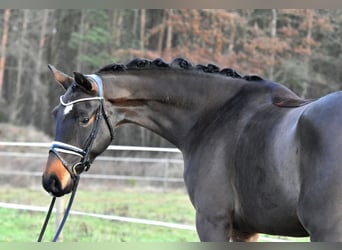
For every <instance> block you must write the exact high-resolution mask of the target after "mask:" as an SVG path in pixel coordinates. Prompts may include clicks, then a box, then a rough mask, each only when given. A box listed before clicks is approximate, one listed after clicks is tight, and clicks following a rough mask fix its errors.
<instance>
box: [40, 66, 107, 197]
mask: <svg viewBox="0 0 342 250" xmlns="http://www.w3.org/2000/svg"><path fill="white" fill-rule="evenodd" d="M49 68H50V70H51V71H52V73H53V75H54V77H55V80H56V81H57V82H58V83H60V84H61V85H62V86H63V88H64V89H65V90H66V91H65V94H64V95H63V96H61V97H60V104H59V105H58V106H57V107H55V108H54V109H53V115H54V118H55V124H56V135H55V140H54V141H53V143H52V146H51V148H50V152H49V158H48V161H47V164H46V168H45V171H44V173H43V186H44V188H45V189H46V191H48V192H49V193H51V194H52V195H54V196H62V195H64V194H66V193H69V192H71V191H72V189H73V187H74V182H75V179H76V177H77V175H79V174H80V173H81V172H82V171H86V170H87V169H88V168H89V166H90V163H91V162H92V161H93V160H94V158H95V157H96V156H97V155H99V154H100V153H102V152H103V151H104V150H105V149H106V148H107V147H108V145H109V144H110V143H111V141H112V137H113V135H112V128H111V125H110V123H109V121H108V118H107V116H106V114H105V111H104V106H103V105H104V98H103V86H102V80H101V79H100V78H99V77H98V76H97V75H82V74H80V73H77V72H75V73H74V78H72V77H70V76H68V75H66V74H64V73H62V72H60V71H59V70H57V69H55V68H54V67H52V66H51V65H49Z"/></svg>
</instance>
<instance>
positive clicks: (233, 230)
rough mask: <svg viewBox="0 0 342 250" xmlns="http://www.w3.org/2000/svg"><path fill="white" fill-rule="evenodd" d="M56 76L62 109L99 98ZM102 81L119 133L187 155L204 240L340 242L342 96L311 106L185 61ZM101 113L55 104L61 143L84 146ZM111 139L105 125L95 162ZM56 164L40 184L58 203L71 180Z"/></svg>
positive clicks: (118, 68)
mask: <svg viewBox="0 0 342 250" xmlns="http://www.w3.org/2000/svg"><path fill="white" fill-rule="evenodd" d="M52 72H53V74H54V76H55V79H56V80H57V81H58V82H59V83H60V84H62V85H63V87H64V88H65V89H66V93H65V95H64V98H65V101H66V102H67V101H73V100H76V99H80V98H89V97H93V96H96V95H97V90H96V86H95V85H94V83H93V82H92V81H91V80H87V79H86V78H85V77H83V78H80V75H79V73H78V77H77V78H75V80H74V79H73V78H72V77H69V76H67V75H66V74H64V73H62V72H60V71H58V70H56V69H54V68H52ZM96 74H97V75H98V76H100V78H101V79H102V81H103V87H104V98H105V112H106V115H107V116H108V118H109V120H110V122H111V124H112V125H113V127H117V126H120V125H122V124H125V123H134V124H138V125H140V126H144V127H146V128H148V129H150V130H152V131H154V132H155V133H157V134H159V135H161V136H162V137H164V138H166V139H167V140H169V141H170V142H172V143H173V144H174V145H175V146H177V147H178V148H179V149H180V150H181V151H182V153H183V157H184V180H185V184H186V187H187V190H188V193H189V196H190V199H191V202H192V204H193V205H194V207H195V209H196V226H197V232H198V235H199V237H200V239H201V241H227V240H236V241H248V240H255V239H256V234H257V233H260V232H262V233H267V234H279V235H287V236H307V235H309V236H310V237H311V240H313V241H342V184H341V183H342V182H341V179H342V153H341V152H342V135H341V133H340V127H341V124H342V93H341V92H336V93H332V94H329V95H327V96H324V97H322V98H320V99H318V100H316V101H309V100H305V99H302V98H299V97H298V96H297V95H295V94H294V93H293V92H291V91H290V90H288V89H287V88H285V87H284V86H282V85H280V84H278V83H273V82H270V81H266V80H263V79H261V78H260V77H258V76H244V77H242V76H240V75H239V74H238V73H236V72H235V71H234V70H231V69H223V70H219V68H218V67H216V66H215V65H208V66H202V65H196V66H193V65H191V64H190V63H189V62H187V61H185V60H184V59H176V60H175V61H173V62H172V63H171V64H168V63H165V62H163V61H162V60H160V59H157V60H154V61H153V62H151V61H148V60H142V59H137V60H133V61H132V62H130V63H128V64H127V65H118V64H113V65H108V66H106V67H104V68H102V69H101V70H99V71H98V72H97V73H96ZM96 109H97V103H96V102H94V101H89V102H82V103H77V104H75V105H74V107H73V109H72V110H71V111H70V113H69V114H68V115H67V116H64V115H63V112H64V108H63V107H61V105H60V106H57V107H56V108H55V110H54V115H55V118H56V138H55V140H57V141H60V142H65V143H68V144H71V145H74V146H76V147H79V148H82V146H83V145H84V143H85V142H84V140H85V138H87V137H88V135H89V131H91V129H92V124H91V123H90V124H89V121H90V118H91V117H93V116H94V114H95V112H96ZM85 125H87V126H85ZM109 137H110V133H109V131H108V128H107V126H106V124H105V122H104V121H102V122H101V128H100V132H99V134H98V136H97V137H96V139H95V142H94V145H93V147H92V150H91V158H92V159H94V158H95V157H96V156H97V155H99V154H101V153H102V152H103V151H104V150H105V148H106V147H107V146H108V145H109V144H110V139H109ZM65 158H66V159H67V160H68V161H70V162H77V161H78V160H79V159H78V158H77V156H72V155H66V156H65ZM55 161H56V157H55V156H54V155H53V154H50V155H49V160H48V163H47V166H46V170H45V172H44V175H43V185H44V187H45V189H46V190H47V191H48V192H51V193H53V194H54V195H57V196H60V195H63V194H65V193H68V192H70V190H71V189H72V186H73V181H72V179H71V177H70V175H69V172H68V171H67V170H66V169H65V168H64V167H63V166H62V164H59V165H57V164H55V163H54V162H55ZM57 161H58V160H57Z"/></svg>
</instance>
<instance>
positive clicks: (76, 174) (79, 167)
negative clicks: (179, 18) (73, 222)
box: [37, 74, 114, 242]
mask: <svg viewBox="0 0 342 250" xmlns="http://www.w3.org/2000/svg"><path fill="white" fill-rule="evenodd" d="M86 76H87V77H89V78H92V79H93V80H95V82H96V84H97V87H98V91H99V92H98V96H97V97H89V98H82V99H77V100H74V101H71V102H68V103H65V102H64V100H63V96H61V97H60V104H61V105H63V106H68V105H73V104H75V103H79V102H85V101H93V100H98V101H99V102H100V107H99V108H98V111H97V113H96V118H95V122H94V126H93V129H92V131H91V133H90V135H89V137H88V139H87V140H86V143H85V147H84V149H82V148H79V147H76V146H73V145H71V144H67V143H63V142H59V141H53V142H52V145H51V147H50V150H49V151H50V152H52V153H54V154H55V155H56V156H57V157H58V159H59V160H60V161H61V162H62V164H63V166H64V167H65V168H66V170H67V171H68V172H69V173H70V176H71V178H72V179H73V180H74V187H73V190H72V193H71V196H70V199H69V202H68V206H67V208H66V210H65V212H64V216H63V219H62V221H61V223H60V224H59V226H58V229H57V231H56V234H55V236H54V238H53V240H52V241H53V242H56V241H57V239H58V237H59V234H60V233H61V232H62V229H63V227H64V224H65V222H66V220H67V217H68V215H69V212H70V209H71V206H72V204H73V201H74V198H75V195H76V191H77V186H78V182H79V179H80V174H81V173H82V172H83V171H88V169H89V168H90V165H91V162H90V159H89V154H90V150H91V147H92V145H93V143H94V141H95V139H96V136H97V133H98V131H99V128H100V122H101V119H102V118H104V119H105V121H106V124H107V126H108V129H109V132H110V136H111V140H112V139H113V137H114V136H113V128H112V126H111V124H110V122H109V119H108V117H107V115H106V114H105V111H104V105H103V100H104V97H103V84H102V80H101V78H100V77H99V76H97V75H95V74H92V75H86ZM60 153H64V154H72V155H76V156H79V157H80V158H81V161H80V162H76V163H75V164H74V165H73V166H72V167H70V166H69V164H68V163H67V161H65V159H64V158H63V157H62V156H61V155H60ZM55 201H56V197H55V196H54V197H52V200H51V203H50V207H49V210H48V213H47V215H46V218H45V221H44V223H43V226H42V229H41V232H40V234H39V237H38V240H37V241H38V242H41V240H42V238H43V236H44V233H45V230H46V227H47V225H48V223H49V220H50V217H51V213H52V210H53V207H54V205H55Z"/></svg>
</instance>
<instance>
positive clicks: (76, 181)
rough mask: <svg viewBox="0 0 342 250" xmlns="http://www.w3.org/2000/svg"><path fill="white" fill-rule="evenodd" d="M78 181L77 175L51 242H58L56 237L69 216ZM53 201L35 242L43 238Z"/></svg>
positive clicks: (53, 199) (53, 200)
mask: <svg viewBox="0 0 342 250" xmlns="http://www.w3.org/2000/svg"><path fill="white" fill-rule="evenodd" d="M79 180H80V176H79V175H77V176H76V179H75V184H74V189H73V190H72V193H71V196H70V199H69V203H68V206H67V208H66V209H65V212H64V216H63V219H62V221H61V223H60V224H59V226H58V229H57V231H56V234H55V236H54V237H53V240H52V242H56V241H57V240H58V237H59V235H60V233H61V232H62V230H63V227H64V224H65V222H66V220H67V218H68V215H69V212H70V209H71V206H72V203H73V202H74V198H75V195H76V191H77V186H78V182H79ZM55 201H56V197H53V198H52V200H51V203H50V207H49V210H48V213H47V215H46V218H45V221H44V224H43V226H42V229H41V231H40V234H39V237H38V240H37V242H41V241H42V239H43V236H44V233H45V230H46V226H47V225H48V223H49V220H50V217H51V213H52V210H53V207H54V205H55Z"/></svg>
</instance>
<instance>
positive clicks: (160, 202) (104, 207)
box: [0, 188, 308, 242]
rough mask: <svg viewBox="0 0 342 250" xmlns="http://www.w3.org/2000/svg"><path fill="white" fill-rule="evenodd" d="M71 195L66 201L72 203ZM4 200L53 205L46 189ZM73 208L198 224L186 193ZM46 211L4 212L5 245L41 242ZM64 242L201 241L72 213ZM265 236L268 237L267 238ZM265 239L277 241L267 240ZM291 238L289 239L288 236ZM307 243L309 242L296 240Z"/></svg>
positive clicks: (115, 194)
mask: <svg viewBox="0 0 342 250" xmlns="http://www.w3.org/2000/svg"><path fill="white" fill-rule="evenodd" d="M68 198H69V196H67V197H66V198H65V199H64V200H65V202H67V200H68ZM0 201H1V202H9V203H18V204H25V205H35V206H48V205H49V202H50V196H48V195H47V194H46V193H45V192H44V191H43V190H29V189H23V188H22V189H20V188H7V189H5V188H2V189H0ZM72 210H76V211H82V212H90V213H101V214H108V215H117V216H124V217H135V218H141V219H149V220H158V221H164V222H171V223H179V224H185V225H194V224H195V211H194V209H193V208H192V206H191V204H190V201H189V199H188V197H187V195H186V194H185V193H184V192H182V191H170V192H167V193H162V192H151V191H147V190H138V189H134V190H120V191H113V190H107V191H83V190H79V191H78V193H77V194H76V198H75V202H74V205H73V208H72ZM44 218H45V213H42V212H29V211H24V210H14V209H7V208H0V221H1V226H0V242H32V241H36V240H37V237H38V234H39V231H40V229H41V226H42V223H43V221H44ZM54 222H55V215H54V214H53V216H52V217H51V220H50V224H49V226H48V228H47V232H46V235H45V237H44V240H45V241H50V240H51V239H52V238H53V234H54V232H55V225H54ZM62 235H63V241H65V242H71V241H72V242H74V241H77V242H184V241H187V242H188V241H191V242H194V241H195V242H196V241H199V240H198V236H197V233H196V232H195V231H190V230H184V229H172V228H165V227H161V226H152V225H143V224H137V223H126V222H119V221H109V220H104V219H99V218H91V217H86V216H78V215H70V216H69V218H68V221H67V222H66V225H65V227H64V229H63V234H62ZM263 238H265V236H263ZM267 238H269V240H266V241H272V239H274V238H273V237H271V236H266V239H267ZM287 239H290V238H287ZM291 240H293V241H308V238H292V239H291Z"/></svg>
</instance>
